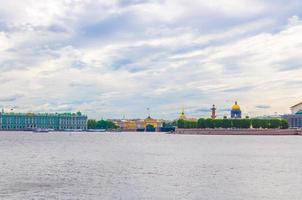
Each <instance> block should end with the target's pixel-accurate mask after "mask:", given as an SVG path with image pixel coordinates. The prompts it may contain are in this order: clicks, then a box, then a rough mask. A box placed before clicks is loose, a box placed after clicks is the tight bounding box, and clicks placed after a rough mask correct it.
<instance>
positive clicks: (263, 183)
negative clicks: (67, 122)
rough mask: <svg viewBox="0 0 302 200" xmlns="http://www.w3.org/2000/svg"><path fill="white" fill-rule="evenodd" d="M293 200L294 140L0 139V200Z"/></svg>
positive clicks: (301, 157)
mask: <svg viewBox="0 0 302 200" xmlns="http://www.w3.org/2000/svg"><path fill="white" fill-rule="evenodd" d="M301 198H302V137H301V136H197V135H168V134H154V133H149V134H144V133H85V134H82V133H81V134H80V133H47V134H45V133H44V134H43V133H40V134H37V133H30V132H28V133H27V132H19V133H14V132H8V133H5V132H0V199H1V200H2V199H5V200H6V199H9V200H10V199H13V200H19V199H64V200H65V199H70V200H73V199H85V200H88V199H98V200H99V199H102V200H103V199H127V200H128V199H129V200H135V199H202V200H203V199H204V200H242V199H244V200H255V199H257V200H258V199H259V200H267V199H270V200H296V199H297V200H300V199H301Z"/></svg>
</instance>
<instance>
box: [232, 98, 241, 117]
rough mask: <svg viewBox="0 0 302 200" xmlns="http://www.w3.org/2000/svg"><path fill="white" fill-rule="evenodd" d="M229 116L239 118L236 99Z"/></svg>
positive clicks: (239, 111) (239, 112) (239, 110)
mask: <svg viewBox="0 0 302 200" xmlns="http://www.w3.org/2000/svg"><path fill="white" fill-rule="evenodd" d="M231 118H241V109H240V106H239V105H238V103H237V101H235V104H234V105H233V106H232V110H231Z"/></svg>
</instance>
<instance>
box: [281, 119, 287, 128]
mask: <svg viewBox="0 0 302 200" xmlns="http://www.w3.org/2000/svg"><path fill="white" fill-rule="evenodd" d="M280 125H281V128H282V129H287V128H289V125H288V121H287V120H285V119H282V120H281V124H280Z"/></svg>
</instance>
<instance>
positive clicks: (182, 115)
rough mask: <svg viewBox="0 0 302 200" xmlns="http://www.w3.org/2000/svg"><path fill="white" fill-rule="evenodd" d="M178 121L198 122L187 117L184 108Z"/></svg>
mask: <svg viewBox="0 0 302 200" xmlns="http://www.w3.org/2000/svg"><path fill="white" fill-rule="evenodd" d="M178 119H182V120H187V121H197V119H196V118H193V117H187V116H186V114H185V109H184V108H182V110H181V113H180V115H179V118H178Z"/></svg>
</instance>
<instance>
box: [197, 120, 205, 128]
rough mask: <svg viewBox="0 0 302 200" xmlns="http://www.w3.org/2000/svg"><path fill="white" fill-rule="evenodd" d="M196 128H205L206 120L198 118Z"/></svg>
mask: <svg viewBox="0 0 302 200" xmlns="http://www.w3.org/2000/svg"><path fill="white" fill-rule="evenodd" d="M197 127H198V128H206V120H205V119H204V118H200V119H198V121H197Z"/></svg>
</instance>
